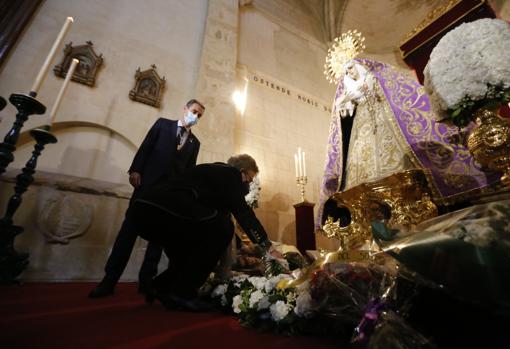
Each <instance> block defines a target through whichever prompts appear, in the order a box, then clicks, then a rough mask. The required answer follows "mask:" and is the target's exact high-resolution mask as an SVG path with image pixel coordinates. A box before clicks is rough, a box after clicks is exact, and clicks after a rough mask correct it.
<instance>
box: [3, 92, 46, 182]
mask: <svg viewBox="0 0 510 349" xmlns="http://www.w3.org/2000/svg"><path fill="white" fill-rule="evenodd" d="M34 97H35V93H31V96H27V95H22V94H12V95H11V96H10V97H9V102H11V104H13V105H14V106H15V107H16V109H18V113H17V114H16V120H14V123H13V125H12V127H11V129H10V130H9V131H8V132H7V134H6V135H5V138H4V141H3V142H2V143H0V175H1V174H2V173H4V172H5V169H6V168H7V166H8V165H9V164H10V163H11V162H12V161H13V160H14V155H12V152H13V151H14V150H15V149H16V143H17V142H18V138H19V135H20V130H21V128H22V127H23V124H24V123H25V121H27V120H28V117H29V116H30V115H32V114H44V113H45V112H46V107H45V106H44V105H43V104H41V103H40V102H39V101H37V100H36V99H35V98H34Z"/></svg>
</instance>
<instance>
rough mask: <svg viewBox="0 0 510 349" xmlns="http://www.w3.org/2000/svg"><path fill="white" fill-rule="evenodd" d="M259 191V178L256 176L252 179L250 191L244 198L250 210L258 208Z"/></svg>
mask: <svg viewBox="0 0 510 349" xmlns="http://www.w3.org/2000/svg"><path fill="white" fill-rule="evenodd" d="M261 190H262V189H261V188H260V180H259V177H258V176H255V177H253V181H252V182H251V183H250V191H249V192H248V194H246V196H245V197H244V199H245V200H246V203H247V204H248V206H250V207H251V208H257V207H259V198H260V191H261Z"/></svg>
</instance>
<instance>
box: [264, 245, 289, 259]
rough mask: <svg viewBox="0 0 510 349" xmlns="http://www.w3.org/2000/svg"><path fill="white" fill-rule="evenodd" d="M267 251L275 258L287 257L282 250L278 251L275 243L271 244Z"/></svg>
mask: <svg viewBox="0 0 510 349" xmlns="http://www.w3.org/2000/svg"><path fill="white" fill-rule="evenodd" d="M267 253H268V254H270V255H271V256H273V257H274V258H277V259H285V258H284V257H283V254H282V253H281V252H280V251H278V250H277V249H276V248H274V246H273V245H271V246H270V247H269V249H268V250H267Z"/></svg>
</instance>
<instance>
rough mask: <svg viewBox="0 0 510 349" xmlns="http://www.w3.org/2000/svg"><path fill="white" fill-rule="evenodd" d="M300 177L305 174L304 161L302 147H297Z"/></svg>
mask: <svg viewBox="0 0 510 349" xmlns="http://www.w3.org/2000/svg"><path fill="white" fill-rule="evenodd" d="M297 153H298V169H299V177H301V176H302V175H303V163H302V162H301V160H302V159H301V148H297Z"/></svg>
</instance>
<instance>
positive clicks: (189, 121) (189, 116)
mask: <svg viewBox="0 0 510 349" xmlns="http://www.w3.org/2000/svg"><path fill="white" fill-rule="evenodd" d="M197 122H198V116H196V115H195V114H193V113H192V112H191V111H190V110H188V111H187V112H186V115H184V123H185V124H186V125H185V126H187V127H191V126H193V125H195V124H196V123H197Z"/></svg>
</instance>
